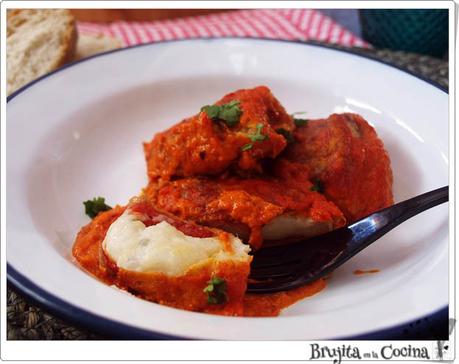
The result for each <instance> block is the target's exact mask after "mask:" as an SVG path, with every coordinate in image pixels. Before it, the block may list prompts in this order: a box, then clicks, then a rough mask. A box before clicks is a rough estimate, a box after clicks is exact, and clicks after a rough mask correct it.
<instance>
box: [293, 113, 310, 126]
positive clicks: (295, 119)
mask: <svg viewBox="0 0 459 364" xmlns="http://www.w3.org/2000/svg"><path fill="white" fill-rule="evenodd" d="M307 113H308V112H307V111H297V112H294V113H293V114H292V115H291V117H292V118H293V122H294V123H295V125H296V126H304V125H306V124H307V122H308V121H309V119H303V118H298V117H296V116H297V115H304V114H307Z"/></svg>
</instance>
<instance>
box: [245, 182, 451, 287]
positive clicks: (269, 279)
mask: <svg viewBox="0 0 459 364" xmlns="http://www.w3.org/2000/svg"><path fill="white" fill-rule="evenodd" d="M446 201H448V186H446V187H442V188H439V189H437V190H434V191H431V192H427V193H424V194H422V195H419V196H416V197H414V198H411V199H409V200H406V201H403V202H400V203H398V204H395V205H393V206H391V207H388V208H385V209H383V210H380V211H378V212H375V213H373V214H371V215H369V216H367V217H365V218H363V219H361V220H359V221H357V222H355V223H353V224H352V225H349V226H347V227H343V228H340V229H337V230H334V231H331V232H329V233H327V234H324V235H320V236H317V237H315V238H312V239H308V240H305V241H300V242H296V243H291V244H288V245H278V246H273V247H266V248H263V249H261V250H260V251H258V252H256V253H255V255H254V259H253V261H252V265H251V272H250V276H249V284H248V288H247V292H248V293H274V292H279V291H286V290H290V289H293V288H297V287H299V286H302V285H304V284H307V283H310V282H312V281H314V280H316V279H318V278H321V277H323V276H325V275H327V274H329V273H330V272H332V271H333V270H334V269H336V268H337V267H339V266H340V265H342V264H343V263H345V262H346V261H347V260H349V259H350V258H352V257H353V256H354V255H356V254H357V253H358V252H360V251H361V250H362V249H365V248H366V247H367V246H369V245H370V244H371V243H373V242H374V241H376V240H377V239H379V238H380V237H381V236H383V235H384V234H386V233H387V232H389V231H390V230H392V229H393V228H395V227H396V226H398V225H399V224H401V223H402V222H403V221H405V220H407V219H409V218H411V217H413V216H414V215H417V214H419V213H421V212H422V211H425V210H427V209H430V208H431V207H434V206H437V205H439V204H442V203H444V202H446Z"/></svg>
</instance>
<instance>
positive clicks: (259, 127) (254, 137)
mask: <svg viewBox="0 0 459 364" xmlns="http://www.w3.org/2000/svg"><path fill="white" fill-rule="evenodd" d="M256 128H257V129H256V131H255V134H246V135H247V137H248V138H249V139H250V140H251V141H252V143H247V144H245V145H243V146H242V147H241V150H242V151H243V152H244V151H246V150H249V149H252V147H253V143H255V142H262V141H263V140H266V139H268V136H267V135H264V134H261V130H262V129H263V124H257V127H256Z"/></svg>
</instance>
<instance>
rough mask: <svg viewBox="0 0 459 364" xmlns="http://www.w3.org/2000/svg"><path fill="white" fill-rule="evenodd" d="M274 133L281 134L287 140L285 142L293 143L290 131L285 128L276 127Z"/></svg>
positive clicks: (293, 139)
mask: <svg viewBox="0 0 459 364" xmlns="http://www.w3.org/2000/svg"><path fill="white" fill-rule="evenodd" d="M276 133H277V134H280V135H282V136H283V137H284V138H285V140H286V141H287V143H293V142H294V141H295V138H293V135H292V133H290V132H289V131H288V130H287V129H284V128H279V129H276Z"/></svg>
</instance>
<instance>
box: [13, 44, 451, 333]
mask: <svg viewBox="0 0 459 364" xmlns="http://www.w3.org/2000/svg"><path fill="white" fill-rule="evenodd" d="M261 84H264V85H267V86H269V87H270V88H271V89H272V91H273V93H274V95H276V97H277V98H278V99H279V100H280V101H281V103H282V104H283V105H284V106H285V107H286V109H287V110H288V111H290V112H294V111H307V114H306V116H307V117H309V118H316V117H325V116H327V115H329V114H330V113H333V112H343V111H353V112H357V113H359V114H361V115H362V116H363V117H365V118H366V119H367V120H368V121H369V122H370V123H371V124H372V125H374V127H375V128H376V130H377V132H378V134H379V136H380V137H381V138H382V140H383V141H384V144H385V146H386V148H387V150H388V152H389V154H390V158H391V160H392V168H393V171H394V194H395V199H396V201H401V200H403V199H406V198H409V197H413V196H415V195H418V194H420V193H423V192H426V191H429V190H432V189H436V188H438V187H442V186H444V185H447V184H448V95H447V94H446V93H445V92H444V91H442V90H440V89H439V88H437V87H435V86H433V85H431V84H429V83H428V82H426V81H424V80H421V79H419V78H416V77H414V76H412V75H410V74H408V73H405V72H402V71H400V70H398V69H396V68H393V67H391V66H388V65H386V64H383V63H380V62H377V61H373V60H370V59H367V58H364V57H361V56H357V55H354V54H351V53H345V52H342V51H336V50H332V49H327V48H324V47H319V46H313V45H305V44H301V43H294V42H282V41H269V40H249V39H215V40H192V41H180V42H165V43H159V44H151V45H145V46H139V47H133V48H129V49H124V50H120V51H116V52H111V53H107V54H103V55H100V56H97V57H94V58H91V59H87V60H85V61H82V62H79V63H76V64H71V65H70V66H68V67H66V68H64V69H62V70H60V71H58V72H55V73H53V74H50V75H48V76H45V77H44V78H42V79H41V80H39V81H38V82H35V83H33V84H31V85H28V86H26V87H25V88H24V89H22V90H21V91H20V92H18V93H16V94H15V95H13V96H12V97H10V99H9V102H8V104H7V125H6V132H7V135H6V141H7V146H6V152H7V155H6V160H7V163H6V172H7V196H6V213H7V216H6V221H7V226H6V229H7V261H8V278H9V280H10V282H11V283H13V284H14V285H16V286H17V287H18V288H19V289H20V290H22V291H23V292H24V293H26V294H27V295H29V296H31V297H32V298H34V299H36V300H38V301H39V302H40V303H42V304H44V305H45V306H47V307H48V308H49V309H50V310H51V311H53V312H54V313H56V314H58V315H61V316H64V317H65V318H67V319H69V320H73V321H76V322H78V323H80V324H83V325H89V326H90V327H92V328H93V329H96V330H97V329H100V328H101V327H105V328H110V330H111V332H112V333H113V334H114V335H124V336H126V335H127V336H129V335H131V337H140V336H143V337H183V338H208V339H242V340H244V339H255V340H271V339H272V340H278V339H279V340H288V339H293V340H297V339H323V338H342V337H351V336H356V335H363V334H368V333H372V332H375V331H377V330H382V329H387V328H390V327H393V326H394V325H399V324H403V323H406V322H408V321H410V320H414V319H417V318H419V317H422V316H425V315H429V314H432V313H433V312H436V311H438V310H440V309H442V308H444V307H446V306H447V304H448V205H447V204H444V205H442V206H438V207H435V208H433V209H431V210H429V211H427V212H425V213H423V214H421V215H419V216H417V217H415V218H413V219H411V220H409V221H408V222H406V223H404V224H403V225H401V226H400V227H398V228H397V229H395V230H393V231H392V232H390V233H389V234H387V235H386V236H385V237H384V238H382V239H381V240H380V241H378V242H377V243H375V244H374V245H373V246H371V247H369V248H368V249H366V250H365V251H363V252H362V253H361V254H359V255H358V256H356V257H354V258H353V259H351V260H350V261H349V262H348V263H346V264H345V265H344V266H343V267H341V268H339V269H338V270H337V271H336V272H334V274H333V277H332V279H331V280H330V282H329V285H328V287H327V288H326V289H325V290H324V291H322V292H321V293H319V294H317V295H316V296H314V297H311V298H309V299H305V300H303V301H301V302H299V303H297V304H295V305H293V306H291V307H290V308H288V309H285V310H284V311H283V312H282V314H281V316H279V317H275V318H241V317H220V316H212V315H206V314H201V313H193V312H187V311H182V310H177V309H173V308H168V307H164V306H160V305H157V304H154V303H150V302H147V301H143V300H141V299H138V298H136V297H133V296H131V295H129V294H127V293H124V292H122V291H119V290H117V289H114V288H112V287H109V286H107V285H105V284H103V283H101V282H99V281H97V280H95V279H94V278H92V277H91V276H89V275H88V274H86V273H85V272H83V271H82V270H81V269H80V268H78V267H77V266H76V265H75V264H74V262H73V261H72V257H71V247H72V243H73V240H74V238H75V235H76V233H77V232H78V230H79V228H80V227H81V226H82V225H84V224H87V223H88V221H89V219H88V218H87V217H86V216H85V215H84V211H83V205H82V201H84V200H87V199H89V198H92V197H95V196H104V197H106V199H107V201H108V202H109V203H110V204H116V203H119V204H124V203H126V202H127V201H128V199H129V197H131V196H133V195H135V194H137V193H138V192H139V191H140V189H141V188H142V187H143V186H144V185H145V184H146V181H147V179H146V168H145V163H144V157H143V151H142V142H143V141H147V140H150V139H151V137H152V136H153V134H155V133H156V132H158V131H161V130H164V129H165V128H167V127H169V126H171V125H172V124H174V123H176V122H177V121H179V120H181V119H182V118H183V117H185V116H188V115H192V114H194V113H196V112H197V111H198V110H199V109H200V107H201V106H203V105H205V104H208V103H210V102H212V101H214V100H217V99H218V98H220V97H221V96H222V95H224V94H226V93H228V92H230V91H233V90H236V89H239V88H246V87H253V86H256V85H261ZM371 268H377V269H379V270H380V272H379V273H377V274H368V275H362V276H357V275H355V274H353V271H354V270H356V269H371Z"/></svg>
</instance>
